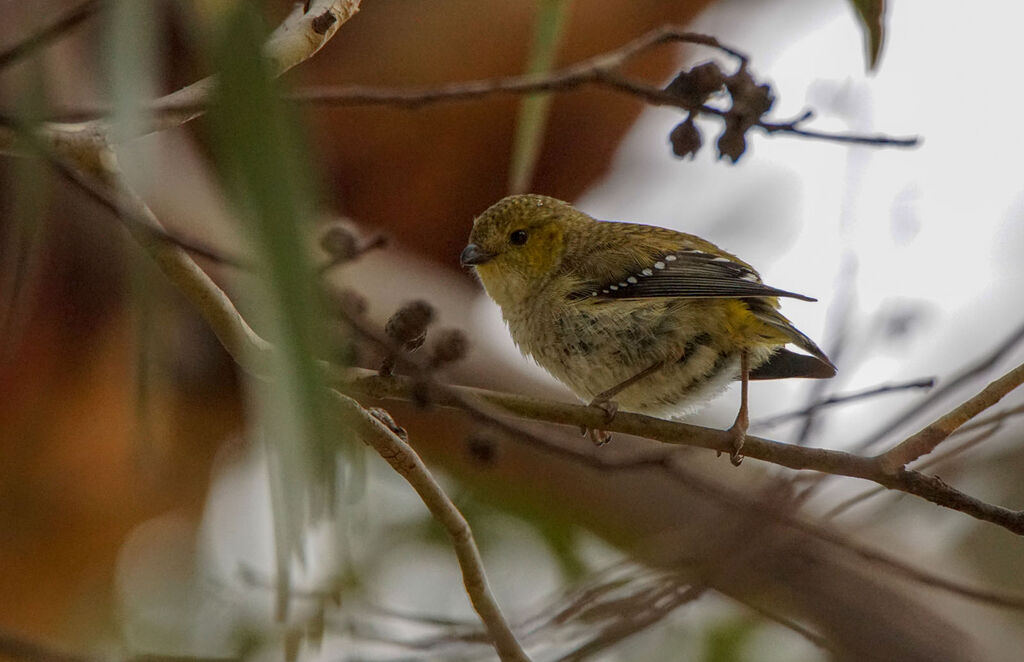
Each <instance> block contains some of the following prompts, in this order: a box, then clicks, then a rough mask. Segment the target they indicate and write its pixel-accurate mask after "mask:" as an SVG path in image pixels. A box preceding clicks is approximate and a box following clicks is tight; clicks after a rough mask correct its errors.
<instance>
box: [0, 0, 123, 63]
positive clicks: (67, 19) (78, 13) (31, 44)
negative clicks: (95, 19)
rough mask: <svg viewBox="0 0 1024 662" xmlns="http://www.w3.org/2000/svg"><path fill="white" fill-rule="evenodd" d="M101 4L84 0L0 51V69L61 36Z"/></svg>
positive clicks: (94, 11)
mask: <svg viewBox="0 0 1024 662" xmlns="http://www.w3.org/2000/svg"><path fill="white" fill-rule="evenodd" d="M102 4H103V0H85V2H83V3H81V4H80V5H78V6H77V7H74V8H73V9H71V10H69V11H68V12H66V13H65V14H64V15H63V16H61V17H59V18H57V19H56V20H55V21H53V22H52V23H50V24H49V25H46V26H44V27H42V28H41V29H39V30H38V31H36V32H34V33H33V34H31V35H29V36H28V37H26V38H25V39H23V40H22V41H20V42H18V43H17V44H14V45H13V46H11V47H10V48H8V49H6V50H4V51H2V52H0V69H3V68H4V67H9V66H11V65H12V64H14V63H15V62H17V61H18V60H20V59H21V58H23V57H25V56H26V55H28V54H29V53H31V52H32V51H34V50H36V49H38V48H42V47H43V46H46V45H48V44H49V43H50V42H52V41H54V40H55V39H59V38H60V37H63V36H64V35H65V34H67V33H68V32H70V31H71V30H73V29H74V28H76V27H77V26H78V25H79V24H81V23H82V22H83V21H85V20H86V19H87V18H89V17H91V16H92V15H94V14H95V13H96V12H97V11H98V10H99V9H100V7H101V6H102Z"/></svg>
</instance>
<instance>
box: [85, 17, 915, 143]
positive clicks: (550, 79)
mask: <svg viewBox="0 0 1024 662" xmlns="http://www.w3.org/2000/svg"><path fill="white" fill-rule="evenodd" d="M667 43H689V44H697V45H702V46H707V47H709V48H714V49H716V50H719V51H722V52H723V53H726V54H728V55H730V56H732V57H734V58H737V59H738V60H739V61H740V64H741V66H745V65H746V64H747V62H748V58H747V56H746V55H744V54H743V53H741V52H739V51H737V50H736V49H733V48H730V47H728V46H726V45H724V44H722V43H720V42H719V41H718V40H717V39H715V38H714V37H711V36H708V35H704V34H699V33H695V32H688V31H686V30H684V29H682V28H680V27H677V26H672V25H667V26H662V27H660V28H656V29H654V30H651V31H650V32H647V33H645V34H643V35H641V36H640V37H637V38H636V39H634V40H632V41H630V42H629V43H627V44H625V45H624V46H621V47H619V48H617V49H614V50H611V51H608V52H606V53H602V54H600V55H596V56H594V57H591V58H588V59H586V60H583V61H582V62H579V63H577V64H574V65H569V66H567V67H564V68H562V69H556V70H553V71H550V72H547V73H543V74H525V75H517V76H505V77H499V78H489V79H480V80H469V81H461V82H455V83H446V84H441V85H433V86H418V87H404V88H395V87H371V86H363V85H344V86H320V87H310V88H306V89H304V90H300V91H298V92H295V93H292V94H290V95H288V98H290V99H292V100H293V101H296V102H298V103H303V104H309V105H315V106H330V107H337V106H368V105H387V106H395V107H398V108H407V109H415V108H420V107H422V106H425V105H428V104H434V103H442V102H449V103H450V102H454V101H468V100H473V99H480V98H483V97H487V96H491V95H494V94H537V93H550V92H566V91H570V90H575V89H578V88H581V87H585V86H595V87H603V88H606V89H609V90H612V91H615V92H620V93H623V94H627V95H630V96H633V97H636V98H638V99H641V100H643V101H645V102H647V103H649V104H651V105H657V106H672V107H676V108H680V109H683V110H686V111H688V112H693V113H698V114H703V115H717V116H723V115H725V114H726V111H725V110H723V109H721V108H716V107H714V106H709V105H707V104H695V103H694V102H693V101H692V100H688V99H685V98H683V97H681V96H680V95H677V94H673V93H670V92H667V91H665V90H664V89H662V88H660V87H656V86H654V85H651V84H649V83H646V82H643V81H637V80H633V79H631V78H629V77H627V76H625V75H623V74H622V72H621V71H620V69H621V67H622V66H623V65H624V64H625V63H627V62H628V61H629V60H630V59H632V58H634V57H636V56H637V55H639V54H641V53H643V52H646V51H648V50H651V49H653V48H656V47H658V46H661V45H663V44H667ZM208 101H209V95H208V94H206V93H204V94H176V95H168V96H166V97H163V98H162V99H159V100H157V101H155V102H154V103H153V104H152V105H151V106H150V109H151V110H152V112H154V113H156V114H157V115H158V116H165V115H170V116H171V117H172V118H181V117H192V116H194V115H196V114H198V113H201V112H203V111H204V110H205V109H206V108H207V104H208ZM83 112H85V114H86V115H90V116H94V115H95V111H91V112H90V111H77V112H76V111H68V113H65V116H67V115H68V114H70V115H71V116H72V117H80V116H82V114H83ZM810 117H811V114H810V113H804V114H802V115H801V116H800V117H797V118H795V119H792V120H789V121H784V122H767V121H764V120H759V121H758V122H757V123H756V124H755V126H757V127H759V128H761V129H762V130H763V131H765V132H766V133H768V134H769V135H770V134H775V133H787V134H791V135H795V136H801V137H806V138H815V139H820V140H831V141H835V142H842V143H856V144H864V145H875V146H879V147H913V146H915V145H917V144H918V142H919V139H918V138H916V137H909V138H893V137H890V136H883V135H878V136H860V135H853V134H844V133H839V134H831V133H826V132H823V131H815V130H811V129H805V128H803V124H804V122H806V121H807V120H809V119H810ZM172 121H177V120H176V119H172Z"/></svg>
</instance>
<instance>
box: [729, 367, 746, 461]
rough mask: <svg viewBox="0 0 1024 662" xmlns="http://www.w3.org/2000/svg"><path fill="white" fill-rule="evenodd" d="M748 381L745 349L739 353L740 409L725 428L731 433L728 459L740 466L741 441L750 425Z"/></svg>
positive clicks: (741, 458) (741, 459) (741, 457)
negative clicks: (731, 422) (730, 451)
mask: <svg viewBox="0 0 1024 662" xmlns="http://www.w3.org/2000/svg"><path fill="white" fill-rule="evenodd" d="M749 382H750V357H749V356H748V355H747V350H743V352H742V353H740V410H739V412H737V413H736V420H735V421H733V424H732V426H731V427H730V428H729V429H728V430H727V432H729V434H731V435H732V453H730V454H729V460H730V461H731V462H732V464H733V466H735V467H738V466H740V462H742V461H743V455H742V454H741V453H740V451H742V450H743V441H744V440H745V439H746V438H747V426H749V425H750V417H749V415H748V414H747V384H748V383H749Z"/></svg>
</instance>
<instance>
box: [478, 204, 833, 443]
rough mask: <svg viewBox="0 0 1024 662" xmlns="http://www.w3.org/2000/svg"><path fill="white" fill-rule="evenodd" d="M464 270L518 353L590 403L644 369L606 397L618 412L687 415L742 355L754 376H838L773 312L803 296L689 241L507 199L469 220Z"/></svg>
mask: <svg viewBox="0 0 1024 662" xmlns="http://www.w3.org/2000/svg"><path fill="white" fill-rule="evenodd" d="M462 262H463V264H467V265H472V266H474V267H475V269H476V273H477V275H478V276H479V278H480V281H481V282H482V283H483V285H484V288H485V289H486V290H487V293H488V294H489V295H490V296H491V298H492V299H494V301H495V302H497V303H498V305H499V306H500V307H501V312H502V315H503V316H504V318H505V321H506V322H507V324H508V327H509V330H510V332H511V334H512V338H513V339H514V340H515V342H516V344H517V345H518V346H519V348H520V349H521V350H522V351H523V352H524V353H525V354H528V355H529V356H532V357H533V358H534V359H535V360H536V361H537V363H539V364H540V365H541V366H542V367H543V368H545V369H546V370H547V371H548V372H550V373H551V374H552V375H553V376H554V377H556V378H557V379H559V380H560V381H562V382H563V383H565V384H566V385H567V386H568V387H569V388H570V389H572V390H573V392H575V393H576V394H577V395H578V396H579V397H580V398H582V399H584V400H586V401H590V400H592V399H594V398H595V397H597V396H599V395H601V394H602V393H605V392H606V391H608V390H609V389H613V388H615V387H616V386H621V385H622V384H623V383H624V382H627V380H630V379H631V378H634V377H636V376H637V375H638V374H640V373H643V372H645V371H647V374H644V376H643V377H642V378H639V379H637V380H636V381H635V383H630V384H629V385H628V386H625V387H623V388H622V389H621V390H617V391H616V392H615V395H614V400H615V402H617V404H618V406H619V408H621V409H624V410H629V411H636V412H643V413H649V414H655V415H671V414H682V413H686V412H687V411H689V410H691V409H693V408H694V407H696V406H697V405H699V404H701V403H703V402H704V401H706V400H707V399H708V398H710V397H711V396H713V395H715V394H716V393H718V392H719V391H721V390H722V389H724V388H725V387H726V386H727V385H728V384H729V382H731V381H732V380H734V379H737V378H738V377H739V376H740V365H741V356H742V355H743V354H744V353H745V354H746V356H747V359H748V362H749V369H750V378H751V379H770V378H778V377H831V376H832V375H834V374H835V367H834V366H833V365H832V363H831V362H830V361H829V360H828V358H827V357H826V356H825V354H824V353H823V352H822V351H821V350H820V349H819V348H818V347H817V345H815V344H814V342H812V341H811V340H810V339H809V338H808V337H807V336H805V335H804V334H803V333H801V332H800V331H798V330H797V329H796V328H794V327H793V326H792V324H790V322H789V321H788V320H787V319H786V318H785V317H783V316H782V315H781V314H780V313H779V312H778V307H779V302H778V297H780V296H785V297H794V298H801V299H807V297H804V296H802V295H799V294H794V293H791V292H786V291H783V290H778V289H775V288H772V287H768V286H766V285H764V284H763V283H761V279H760V277H759V276H758V275H757V272H756V271H754V269H753V268H752V267H751V266H750V265H748V264H746V263H745V262H743V261H741V260H740V259H738V258H736V257H735V256H733V255H730V254H729V253H726V252H725V251H722V250H721V249H719V248H718V247H716V246H715V245H713V244H711V243H709V242H707V241H704V240H703V239H700V238H699V237H695V236H693V235H689V234H685V233H682V232H676V231H674V230H669V229H666V228H660V227H654V226H649V225H638V224H634V223H618V222H608V221H598V220H595V219H593V218H591V217H590V216H588V215H586V214H584V213H583V212H580V211H578V210H576V209H575V208H573V207H572V206H571V205H569V204H568V203H565V202H562V201H560V200H555V199H554V198H549V197H545V196H540V195H516V196H510V197H508V198H505V199H503V200H501V201H499V202H497V203H495V204H494V205H493V206H491V207H490V208H489V209H487V210H486V211H485V212H484V213H483V214H481V215H480V216H479V217H478V218H477V219H476V220H475V221H474V223H473V230H472V232H471V234H470V238H469V245H468V246H467V247H466V249H465V250H464V251H463V253H462ZM789 343H792V344H794V345H796V346H797V347H799V348H801V349H803V350H804V351H806V352H808V353H809V354H810V356H807V355H802V354H796V353H794V352H789V351H788V350H784V349H783V347H784V346H785V345H786V344H789ZM743 413H744V416H745V410H744V412H743ZM744 425H745V424H744Z"/></svg>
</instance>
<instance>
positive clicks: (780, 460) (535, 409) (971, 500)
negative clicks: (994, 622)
mask: <svg viewBox="0 0 1024 662" xmlns="http://www.w3.org/2000/svg"><path fill="white" fill-rule="evenodd" d="M351 375H352V377H353V378H352V380H351V383H350V385H349V386H348V387H347V388H348V389H350V390H351V391H352V392H354V393H361V394H363V395H365V396H369V397H374V398H398V399H404V400H416V399H417V397H418V395H417V385H416V381H415V380H410V379H403V378H401V377H381V376H379V375H377V374H376V373H373V372H371V371H366V370H353V371H352V372H351ZM465 396H469V397H472V398H473V399H474V400H479V401H482V402H485V403H487V404H490V405H493V406H495V407H498V408H500V409H502V410H504V411H505V412H507V413H509V414H511V415H513V416H516V417H519V418H526V419H532V420H537V421H546V422H549V423H561V424H563V425H572V426H576V427H580V426H582V427H587V428H600V429H603V430H607V431H609V432H621V433H624V434H632V435H636V436H640V437H646V438H648V439H654V440H657V441H662V442H665V443H669V444H679V445H683V446H693V447H697V448H706V449H710V450H714V451H717V452H720V453H728V452H730V449H731V446H730V444H731V443H732V442H731V438H730V436H729V434H728V432H726V431H723V430H714V429H710V428H703V427H699V426H696V425H689V424H687V423H680V422H677V421H667V420H663V419H660V418H653V417H650V416H644V415H643V414H634V413H630V412H619V413H618V414H617V415H616V416H615V418H614V419H613V420H612V421H611V422H610V423H609V422H608V421H607V416H606V414H605V412H604V411H603V410H602V409H600V408H598V407H588V406H584V405H576V404H568V403H560V402H552V401H548V400H540V399H537V398H530V397H526V396H522V395H515V394H511V393H501V392H497V391H488V390H484V389H476V388H469V387H452V386H448V387H446V388H444V389H437V390H436V392H434V393H433V394H432V397H433V400H432V401H433V402H434V403H436V404H439V405H442V406H450V407H456V408H464V406H463V404H462V401H463V398H464V397H465ZM747 444H749V446H747ZM744 450H745V451H748V452H747V453H746V454H747V456H748V457H752V458H756V459H759V460H764V461H766V462H771V463H772V464H778V465H781V466H784V467H788V468H790V469H806V470H813V471H820V472H823V473H826V474H831V475H836V476H848V477H851V478H861V479H864V480H869V481H872V482H875V483H878V484H879V485H881V486H882V487H885V488H888V489H892V490H899V491H901V492H906V493H907V494H913V495H915V496H918V497H921V498H923V499H925V500H927V501H931V502H932V503H935V504H938V505H940V506H943V507H946V508H949V509H951V510H956V511H959V512H962V513H964V514H967V515H970V516H971V517H975V518H977V519H980V520H983V521H986V522H992V523H994V524H997V525H999V526H1001V527H1003V528H1006V529H1008V530H1010V531H1012V532H1014V533H1016V534H1018V535H1024V511H1016V510H1010V509H1009V508H1004V507H1002V506H997V505H994V504H989V503H986V502H984V501H981V500H979V499H977V498H975V497H972V496H970V495H968V494H965V493H963V492H961V491H959V490H957V489H955V488H953V487H950V486H949V485H946V484H945V483H944V482H942V480H940V479H939V478H937V477H935V476H928V475H925V474H922V473H920V472H918V471H913V470H909V469H906V468H902V467H901V468H899V469H898V470H897V471H895V472H893V471H889V470H887V469H886V468H884V467H883V465H882V464H881V462H880V461H879V460H878V459H877V458H874V457H864V456H861V455H853V454H851V453H844V452H842V451H836V450H829V449H824V448H807V447H802V446H797V445H794V444H786V443H781V442H778V441H772V440H769V439H763V438H760V437H754V436H748V437H747V440H746V441H745V442H744Z"/></svg>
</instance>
